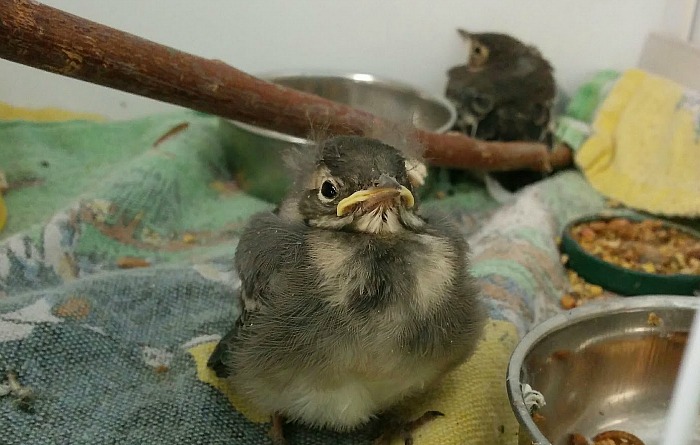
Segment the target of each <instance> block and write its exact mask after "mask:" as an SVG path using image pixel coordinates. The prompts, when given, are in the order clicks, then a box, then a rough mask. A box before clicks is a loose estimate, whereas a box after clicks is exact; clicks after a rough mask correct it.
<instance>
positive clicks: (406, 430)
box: [374, 411, 444, 445]
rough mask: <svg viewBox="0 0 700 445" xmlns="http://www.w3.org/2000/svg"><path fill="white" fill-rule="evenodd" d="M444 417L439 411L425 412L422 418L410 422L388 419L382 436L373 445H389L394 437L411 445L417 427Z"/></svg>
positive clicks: (406, 444)
mask: <svg viewBox="0 0 700 445" xmlns="http://www.w3.org/2000/svg"><path fill="white" fill-rule="evenodd" d="M442 416H444V414H443V413H441V412H440V411H427V412H425V413H424V414H423V415H422V416H420V417H419V418H417V419H414V420H411V421H408V422H407V421H402V420H399V419H388V420H387V423H386V426H384V431H383V432H382V434H381V435H380V436H379V437H377V438H376V439H375V440H374V445H389V444H391V440H392V439H394V438H395V437H399V438H401V440H403V441H404V444H405V445H413V432H414V431H415V430H416V429H418V428H419V427H421V426H423V425H425V424H426V423H428V422H431V421H432V420H434V419H435V418H437V417H442Z"/></svg>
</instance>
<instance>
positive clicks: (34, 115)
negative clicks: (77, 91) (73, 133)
mask: <svg viewBox="0 0 700 445" xmlns="http://www.w3.org/2000/svg"><path fill="white" fill-rule="evenodd" d="M0 120H2V121H14V120H22V121H35V122H62V121H69V120H90V121H98V122H99V121H104V120H105V118H104V117H103V116H100V115H97V114H89V113H76V112H73V111H68V110H63V109H60V108H24V107H16V106H13V105H10V104H8V103H5V102H0Z"/></svg>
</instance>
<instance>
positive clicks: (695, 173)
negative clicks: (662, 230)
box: [576, 69, 700, 217]
mask: <svg viewBox="0 0 700 445" xmlns="http://www.w3.org/2000/svg"><path fill="white" fill-rule="evenodd" d="M576 163H577V165H578V166H579V168H581V170H582V171H583V173H584V174H585V175H586V178H587V179H588V181H589V182H590V183H591V185H592V186H593V187H594V188H595V189H597V190H598V191H599V192H601V193H602V194H604V195H605V196H607V197H609V198H612V199H615V200H617V201H620V202H621V203H623V204H625V205H627V206H629V207H632V208H636V209H639V210H643V211H647V212H651V213H659V214H664V215H669V216H687V217H693V216H700V94H699V93H697V92H693V91H687V90H684V89H683V87H682V86H680V85H678V84H676V83H674V82H672V81H670V80H668V79H665V78H662V77H659V76H655V75H653V74H650V73H647V72H645V71H642V70H638V69H632V70H628V71H626V72H625V73H623V74H622V76H620V78H619V79H618V80H617V82H616V83H615V85H614V87H613V88H612V90H611V91H610V94H609V95H608V96H607V97H606V99H605V100H604V102H603V103H602V104H601V106H600V108H599V109H598V112H597V115H596V117H595V120H594V122H593V134H592V136H591V137H590V138H589V139H588V140H587V141H586V142H585V143H584V144H583V145H582V146H581V147H580V148H579V150H578V151H577V152H576Z"/></svg>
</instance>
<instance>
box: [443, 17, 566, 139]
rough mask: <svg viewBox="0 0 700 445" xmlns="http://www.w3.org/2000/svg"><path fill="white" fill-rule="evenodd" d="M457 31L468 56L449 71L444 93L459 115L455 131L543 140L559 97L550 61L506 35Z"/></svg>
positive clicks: (532, 48) (484, 135) (478, 135)
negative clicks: (463, 42)
mask: <svg viewBox="0 0 700 445" xmlns="http://www.w3.org/2000/svg"><path fill="white" fill-rule="evenodd" d="M458 32H459V34H460V36H461V37H462V39H463V40H464V41H465V43H467V45H468V47H469V57H468V60H467V64H466V65H459V66H455V67H453V68H451V69H450V70H449V71H448V73H447V76H448V83H447V89H446V92H445V94H446V96H447V97H448V98H449V99H451V100H452V102H453V103H454V104H455V106H456V108H457V111H458V115H459V116H458V117H459V119H458V122H457V124H456V127H457V129H458V130H460V131H462V132H465V133H468V134H471V135H472V136H473V137H477V138H479V139H484V140H499V141H517V140H521V141H537V140H542V139H544V136H545V134H546V130H547V126H548V124H549V120H550V110H551V108H552V105H553V102H554V97H555V94H556V84H555V80H554V71H553V69H552V66H551V65H550V64H549V62H548V61H547V60H546V59H545V58H544V57H542V54H541V53H540V51H539V50H538V49H537V48H535V47H534V46H530V45H526V44H524V43H523V42H521V41H520V40H518V39H516V38H514V37H512V36H509V35H507V34H499V33H469V32H467V31H465V30H463V29H459V30H458Z"/></svg>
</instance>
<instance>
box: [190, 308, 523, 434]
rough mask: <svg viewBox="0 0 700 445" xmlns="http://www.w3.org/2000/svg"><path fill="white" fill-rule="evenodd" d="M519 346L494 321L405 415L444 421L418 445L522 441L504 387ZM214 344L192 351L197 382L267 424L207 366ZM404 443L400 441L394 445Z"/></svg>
mask: <svg viewBox="0 0 700 445" xmlns="http://www.w3.org/2000/svg"><path fill="white" fill-rule="evenodd" d="M517 343H518V335H517V332H516V329H515V327H514V326H513V325H512V324H511V323H508V322H506V321H496V320H492V321H490V322H489V323H488V324H487V325H486V329H485V330H484V336H483V338H482V340H481V343H479V346H478V348H477V350H476V352H475V353H474V355H473V356H472V358H471V359H470V360H469V361H467V362H466V363H465V364H463V365H462V366H460V367H459V368H457V369H455V370H454V371H453V372H452V373H450V374H449V375H447V376H446V377H445V379H444V380H443V381H442V382H441V384H440V385H439V386H438V387H437V388H436V389H435V391H433V392H432V393H431V394H428V395H427V396H426V397H425V398H421V399H420V400H416V401H414V403H413V404H411V405H410V406H407V407H405V408H404V409H402V411H405V412H407V413H408V418H415V417H418V416H420V415H421V414H423V413H424V412H426V411H428V410H438V411H440V412H442V413H444V414H445V417H438V418H437V419H435V420H433V421H431V422H429V423H427V424H426V425H423V426H422V427H421V428H420V429H419V430H418V431H417V432H416V434H415V437H414V439H415V442H414V443H415V444H416V445H463V444H470V445H514V444H516V443H517V441H518V435H517V432H518V422H517V420H516V419H515V417H514V416H513V412H512V411H511V408H510V402H509V401H508V395H507V394H506V389H505V378H506V367H507V364H508V359H509V357H510V353H511V352H512V351H513V349H514V348H515V345H516V344H517ZM214 346H216V342H210V343H203V344H200V345H197V346H194V347H192V348H190V349H189V353H190V354H191V355H192V357H193V358H194V360H195V362H196V366H197V378H199V379H200V380H201V381H203V382H206V383H208V384H210V385H212V386H214V387H215V388H217V389H218V390H220V391H222V392H223V393H224V394H225V395H226V396H227V398H228V399H229V402H231V404H232V405H233V406H234V407H235V408H236V409H237V410H238V411H239V412H240V413H241V414H243V415H244V416H246V417H247V418H248V420H250V421H251V422H255V423H263V422H268V421H269V419H270V417H269V414H268V413H263V412H260V411H259V410H257V409H256V408H255V407H254V406H253V405H251V404H250V403H249V402H247V401H246V400H245V399H244V398H242V397H240V396H239V395H238V394H236V393H235V392H233V391H232V390H231V389H230V388H229V387H228V386H227V385H226V384H225V383H224V381H222V380H219V379H218V378H216V376H215V375H214V373H213V372H212V371H211V370H210V369H209V368H207V365H206V362H207V359H208V358H209V355H210V354H211V353H212V351H213V350H214ZM399 444H403V441H401V440H399V439H398V438H397V439H396V442H395V445H399Z"/></svg>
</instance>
